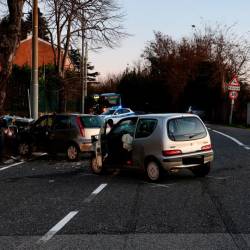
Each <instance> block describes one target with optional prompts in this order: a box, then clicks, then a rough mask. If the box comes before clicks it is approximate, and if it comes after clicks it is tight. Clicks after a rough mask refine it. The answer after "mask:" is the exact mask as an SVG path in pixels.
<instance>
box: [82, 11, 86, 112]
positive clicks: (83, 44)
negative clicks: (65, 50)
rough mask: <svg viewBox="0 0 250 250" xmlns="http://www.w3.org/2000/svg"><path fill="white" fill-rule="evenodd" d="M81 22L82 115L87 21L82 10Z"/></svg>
mask: <svg viewBox="0 0 250 250" xmlns="http://www.w3.org/2000/svg"><path fill="white" fill-rule="evenodd" d="M81 14H82V16H81V22H82V27H81V28H82V58H81V62H82V63H81V83H82V109H81V111H82V113H83V114H84V112H85V79H84V78H85V55H84V54H85V53H86V52H85V34H84V32H85V23H84V22H85V20H84V11H83V10H82V13H81Z"/></svg>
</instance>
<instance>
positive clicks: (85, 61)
mask: <svg viewBox="0 0 250 250" xmlns="http://www.w3.org/2000/svg"><path fill="white" fill-rule="evenodd" d="M87 94H88V43H87V42H86V43H85V56H84V95H85V97H86V96H87Z"/></svg>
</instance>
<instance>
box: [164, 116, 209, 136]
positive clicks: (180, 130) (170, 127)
mask: <svg viewBox="0 0 250 250" xmlns="http://www.w3.org/2000/svg"><path fill="white" fill-rule="evenodd" d="M167 131H168V137H169V139H170V140H172V141H191V140H197V139H201V138H204V137H205V136H206V135H207V132H206V129H205V127H204V125H203V124H202V122H201V121H200V120H199V119H198V118H196V117H180V118H174V119H171V120H169V121H168V123H167Z"/></svg>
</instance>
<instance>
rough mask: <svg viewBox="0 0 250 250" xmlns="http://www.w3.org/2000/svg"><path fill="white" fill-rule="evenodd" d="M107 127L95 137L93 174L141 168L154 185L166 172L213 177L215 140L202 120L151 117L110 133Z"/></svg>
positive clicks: (130, 121)
mask: <svg viewBox="0 0 250 250" xmlns="http://www.w3.org/2000/svg"><path fill="white" fill-rule="evenodd" d="M106 130H107V129H106V126H104V128H102V129H101V133H100V135H99V136H98V138H96V137H95V138H94V137H92V140H93V142H94V141H95V143H94V148H95V155H94V156H93V158H92V164H91V167H92V170H93V172H94V173H97V174H99V173H101V172H102V171H103V170H104V169H105V168H107V167H109V166H113V167H114V166H116V167H127V168H140V169H143V170H144V171H145V173H146V176H147V178H148V179H149V180H151V181H157V180H159V179H160V177H161V175H162V172H163V171H164V170H165V171H168V172H171V171H178V170H181V169H184V168H186V169H189V170H191V171H192V172H193V173H194V175H196V176H200V177H202V176H205V175H207V174H208V173H209V171H210V167H211V162H212V160H213V150H212V145H211V140H210V136H209V133H208V131H207V128H206V126H205V125H204V123H203V122H202V120H201V119H200V118H199V117H198V116H197V115H193V114H150V115H139V116H132V117H127V118H124V119H122V120H120V121H119V122H118V123H117V124H116V125H114V126H113V128H112V129H111V130H110V132H109V133H107V132H106Z"/></svg>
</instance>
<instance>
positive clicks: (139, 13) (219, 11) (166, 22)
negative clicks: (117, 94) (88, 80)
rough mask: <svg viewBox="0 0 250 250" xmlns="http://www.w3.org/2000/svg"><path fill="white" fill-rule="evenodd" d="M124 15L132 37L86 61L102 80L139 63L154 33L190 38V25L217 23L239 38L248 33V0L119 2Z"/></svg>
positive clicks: (125, 26)
mask: <svg viewBox="0 0 250 250" xmlns="http://www.w3.org/2000/svg"><path fill="white" fill-rule="evenodd" d="M119 2H120V3H121V5H122V7H123V11H124V12H125V13H126V17H125V21H124V28H125V29H126V32H127V33H129V34H131V35H132V36H130V37H128V38H126V39H124V40H123V41H122V43H121V47H119V48H116V49H107V48H106V49H105V48H104V49H101V50H100V51H99V52H98V53H94V52H91V51H90V53H89V61H91V62H92V63H93V65H95V69H96V70H97V71H99V72H100V73H101V77H105V76H106V75H107V74H109V73H111V74H112V73H119V72H122V71H124V70H125V68H126V66H127V65H133V63H134V62H135V61H138V59H139V58H140V55H141V54H142V52H143V49H144V48H145V45H146V43H147V42H148V41H150V40H152V39H154V33H153V31H161V32H162V33H164V34H166V35H170V36H172V37H173V38H176V39H178V38H181V37H183V36H185V37H186V36H190V35H191V34H192V33H193V31H192V27H191V26H192V25H196V26H197V27H198V26H200V27H201V26H202V25H201V24H202V23H208V24H210V25H211V26H215V25H216V23H219V24H222V25H224V24H226V25H228V26H231V25H232V24H234V23H236V24H235V27H234V30H235V31H236V33H237V34H238V35H246V34H247V33H248V32H249V31H250V1H249V0H237V1H236V0H179V1H178V0H119Z"/></svg>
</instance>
